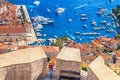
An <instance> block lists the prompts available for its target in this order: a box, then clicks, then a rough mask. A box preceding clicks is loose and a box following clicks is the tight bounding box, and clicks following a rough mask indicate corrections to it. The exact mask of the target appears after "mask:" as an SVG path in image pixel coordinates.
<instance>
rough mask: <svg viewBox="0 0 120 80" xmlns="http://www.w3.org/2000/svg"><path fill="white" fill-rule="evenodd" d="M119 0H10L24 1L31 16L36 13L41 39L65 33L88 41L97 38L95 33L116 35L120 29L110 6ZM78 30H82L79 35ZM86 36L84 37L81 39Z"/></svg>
mask: <svg viewBox="0 0 120 80" xmlns="http://www.w3.org/2000/svg"><path fill="white" fill-rule="evenodd" d="M119 1H120V0H114V1H112V0H110V1H109V0H105V1H101V0H94V1H91V0H90V1H89V0H86V1H79V0H77V1H74V0H71V1H69V0H60V1H59V0H57V1H54V0H51V1H49V2H48V1H46V0H40V1H39V0H38V2H39V4H37V5H36V4H35V1H34V0H27V1H23V0H19V1H18V0H16V1H15V0H11V2H12V3H13V4H25V5H26V7H27V9H28V12H29V15H30V17H31V20H32V18H33V17H34V18H35V19H36V21H34V22H35V23H37V24H35V23H33V25H34V24H35V26H34V30H35V32H37V35H39V34H38V32H39V33H40V34H42V35H41V36H37V38H38V39H46V41H49V40H48V39H50V38H55V35H56V36H57V37H61V36H64V35H66V36H67V37H68V38H69V39H72V40H74V41H75V42H77V43H83V42H88V43H89V42H90V41H91V40H92V39H94V38H93V36H94V37H95V39H96V38H99V37H100V36H105V35H107V36H106V37H113V36H114V35H115V34H116V33H117V29H116V25H115V20H114V18H113V17H112V15H111V10H112V9H113V8H115V7H116V6H117V5H118V4H119ZM53 3H54V4H53ZM71 4H73V5H71ZM58 14H59V15H58ZM38 16H39V17H38ZM39 19H40V20H39ZM32 21H33V20H32ZM38 24H40V25H42V26H40V25H38ZM39 26H40V27H39ZM109 29H110V30H109ZM111 29H114V31H112V30H111ZM66 31H67V32H68V33H66ZM76 32H80V34H78V33H77V35H76V34H75V33H76ZM44 34H46V35H45V36H44ZM83 36H84V38H82V39H81V37H83ZM45 45H49V44H45Z"/></svg>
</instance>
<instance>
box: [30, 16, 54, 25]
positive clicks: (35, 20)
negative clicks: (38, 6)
mask: <svg viewBox="0 0 120 80" xmlns="http://www.w3.org/2000/svg"><path fill="white" fill-rule="evenodd" d="M32 22H33V23H36V24H38V23H39V24H51V23H54V20H52V19H51V18H45V17H43V16H37V17H33V18H32Z"/></svg>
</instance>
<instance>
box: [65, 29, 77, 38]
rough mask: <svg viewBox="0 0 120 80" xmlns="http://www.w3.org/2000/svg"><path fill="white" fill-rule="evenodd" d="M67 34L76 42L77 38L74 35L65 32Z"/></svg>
mask: <svg viewBox="0 0 120 80" xmlns="http://www.w3.org/2000/svg"><path fill="white" fill-rule="evenodd" d="M65 33H66V34H67V35H68V36H69V37H70V38H71V39H73V40H75V37H74V36H73V35H72V34H70V33H69V32H68V31H65Z"/></svg>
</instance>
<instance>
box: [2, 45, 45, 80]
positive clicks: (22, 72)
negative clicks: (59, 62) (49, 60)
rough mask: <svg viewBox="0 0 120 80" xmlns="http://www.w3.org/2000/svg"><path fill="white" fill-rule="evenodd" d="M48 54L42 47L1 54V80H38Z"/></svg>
mask: <svg viewBox="0 0 120 80" xmlns="http://www.w3.org/2000/svg"><path fill="white" fill-rule="evenodd" d="M44 60H46V55H45V53H44V51H43V50H42V48H41V47H35V48H27V49H24V50H18V51H13V52H10V53H6V54H2V55H0V80H36V79H37V78H38V77H39V76H40V75H41V73H42V71H43V66H44V64H43V63H44Z"/></svg>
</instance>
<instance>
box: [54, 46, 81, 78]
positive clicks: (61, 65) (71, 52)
mask: <svg viewBox="0 0 120 80" xmlns="http://www.w3.org/2000/svg"><path fill="white" fill-rule="evenodd" d="M80 62H81V56H80V50H79V49H76V48H68V47H63V49H62V50H61V52H60V53H59V54H58V56H57V64H56V71H55V72H54V77H57V78H58V79H60V78H61V77H66V78H80Z"/></svg>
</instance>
